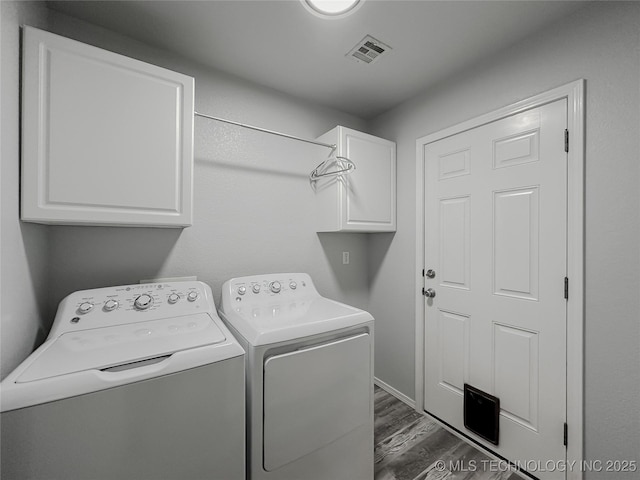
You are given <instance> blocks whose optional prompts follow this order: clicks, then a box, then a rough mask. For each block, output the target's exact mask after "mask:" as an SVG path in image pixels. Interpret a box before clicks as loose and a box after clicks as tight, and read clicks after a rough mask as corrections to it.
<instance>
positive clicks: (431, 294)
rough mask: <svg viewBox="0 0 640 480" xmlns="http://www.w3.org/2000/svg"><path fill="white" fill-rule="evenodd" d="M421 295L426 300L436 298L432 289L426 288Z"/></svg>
mask: <svg viewBox="0 0 640 480" xmlns="http://www.w3.org/2000/svg"><path fill="white" fill-rule="evenodd" d="M422 293H423V294H424V296H425V297H427V298H433V297H435V296H436V291H435V290H434V289H433V288H427V289H426V290H423V292H422Z"/></svg>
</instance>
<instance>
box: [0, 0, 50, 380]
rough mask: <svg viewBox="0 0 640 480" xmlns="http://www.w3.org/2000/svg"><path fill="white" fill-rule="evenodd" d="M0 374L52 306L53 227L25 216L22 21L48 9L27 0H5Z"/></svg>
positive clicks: (24, 349) (25, 348)
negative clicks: (21, 121) (21, 204)
mask: <svg viewBox="0 0 640 480" xmlns="http://www.w3.org/2000/svg"><path fill="white" fill-rule="evenodd" d="M0 22H1V30H0V33H1V55H2V56H1V60H2V61H1V62H0V85H1V90H0V112H1V113H0V114H1V115H2V117H1V120H0V124H1V129H0V149H1V150H0V154H1V158H0V177H1V184H0V188H1V189H2V190H1V201H0V205H1V208H0V211H1V220H0V227H1V230H0V232H1V234H0V265H1V266H2V268H1V271H2V272H1V277H0V304H1V307H0V309H1V314H0V315H1V316H0V318H1V319H2V321H1V324H0V351H1V352H2V356H1V358H0V378H4V377H5V376H6V375H7V374H8V373H9V372H10V371H11V370H13V368H14V367H15V366H16V365H17V364H18V363H19V362H21V361H22V360H23V359H24V357H26V355H27V354H28V353H29V352H30V351H31V350H32V349H33V347H34V345H35V344H36V343H37V342H39V341H40V339H41V338H42V336H43V335H44V332H45V330H46V326H43V323H46V322H45V320H44V319H45V317H46V311H47V308H48V307H47V298H46V295H45V292H46V291H47V289H48V285H47V277H48V272H49V263H48V262H49V248H50V243H49V234H48V228H47V227H44V226H41V225H35V224H26V223H21V222H20V221H19V212H18V208H19V187H20V184H19V182H18V178H19V172H20V129H19V125H20V124H19V121H18V119H19V118H20V103H19V99H20V95H19V85H20V83H19V80H20V68H19V65H20V62H19V52H20V50H19V47H20V43H19V39H20V36H19V27H18V26H19V25H20V24H22V23H30V24H32V25H34V26H43V25H46V11H44V10H43V9H42V8H41V7H38V6H37V5H33V4H30V3H27V2H22V3H19V4H18V3H13V2H0Z"/></svg>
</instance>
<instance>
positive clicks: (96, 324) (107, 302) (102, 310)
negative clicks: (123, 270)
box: [49, 281, 216, 337]
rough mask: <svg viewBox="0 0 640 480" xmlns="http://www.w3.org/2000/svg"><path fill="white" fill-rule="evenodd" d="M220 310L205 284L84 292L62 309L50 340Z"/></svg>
mask: <svg viewBox="0 0 640 480" xmlns="http://www.w3.org/2000/svg"><path fill="white" fill-rule="evenodd" d="M195 313H210V314H213V315H215V314H216V310H215V306H214V303H213V298H212V295H211V289H210V288H209V286H208V285H206V284H204V283H202V282H195V281H190V282H168V283H167V282H163V283H143V284H134V285H123V286H119V287H107V288H96V289H93V290H80V291H78V292H74V293H72V294H70V295H68V296H67V297H65V298H64V299H63V300H62V301H61V302H60V305H59V306H58V312H57V314H56V318H55V320H54V322H53V327H52V328H51V332H50V333H49V337H57V336H59V335H61V334H62V333H66V332H72V331H78V330H86V329H90V328H102V327H109V326H113V325H122V324H130V323H136V322H146V321H149V320H159V319H162V318H170V317H180V316H184V315H191V314H195Z"/></svg>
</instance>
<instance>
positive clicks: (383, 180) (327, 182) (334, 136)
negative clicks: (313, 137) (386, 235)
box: [314, 126, 396, 232]
mask: <svg viewBox="0 0 640 480" xmlns="http://www.w3.org/2000/svg"><path fill="white" fill-rule="evenodd" d="M318 140H319V141H321V142H324V143H329V144H332V145H333V144H335V145H337V150H336V155H338V156H343V157H347V158H349V159H350V160H351V161H353V162H354V163H355V164H356V169H355V170H354V171H352V172H351V173H350V174H348V175H341V176H334V177H324V178H321V179H319V180H318V181H316V182H315V186H314V188H315V191H316V200H317V212H316V217H317V219H318V222H319V224H318V231H319V232H394V231H395V230H396V144H395V143H394V142H390V141H389V140H384V139H382V138H378V137H374V136H373V135H369V134H366V133H362V132H358V131H356V130H352V129H350V128H346V127H341V126H338V127H335V128H334V129H332V130H330V131H329V132H327V133H325V134H324V135H322V136H321V137H320V138H318Z"/></svg>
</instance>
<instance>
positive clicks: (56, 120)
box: [21, 27, 194, 227]
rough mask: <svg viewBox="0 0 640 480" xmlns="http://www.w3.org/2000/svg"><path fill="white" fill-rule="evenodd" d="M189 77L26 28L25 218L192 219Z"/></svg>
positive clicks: (159, 223)
mask: <svg viewBox="0 0 640 480" xmlns="http://www.w3.org/2000/svg"><path fill="white" fill-rule="evenodd" d="M193 98H194V80H193V78H191V77H188V76H186V75H183V74H180V73H176V72H172V71H170V70H166V69H164V68H160V67H157V66H154V65H150V64H148V63H144V62H141V61H138V60H134V59H131V58H128V57H124V56H122V55H118V54H115V53H112V52H108V51H106V50H102V49H100V48H96V47H92V46H89V45H85V44H83V43H80V42H76V41H73V40H69V39H67V38H64V37H60V36H58V35H53V34H51V33H48V32H44V31H41V30H37V29H35V28H31V27H24V30H23V73H22V122H23V123H22V205H21V209H22V211H21V218H22V220H25V221H30V222H38V223H48V224H71V225H73V224H76V225H121V226H155V227H186V226H189V225H191V223H192V203H193V192H192V191H193Z"/></svg>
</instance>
